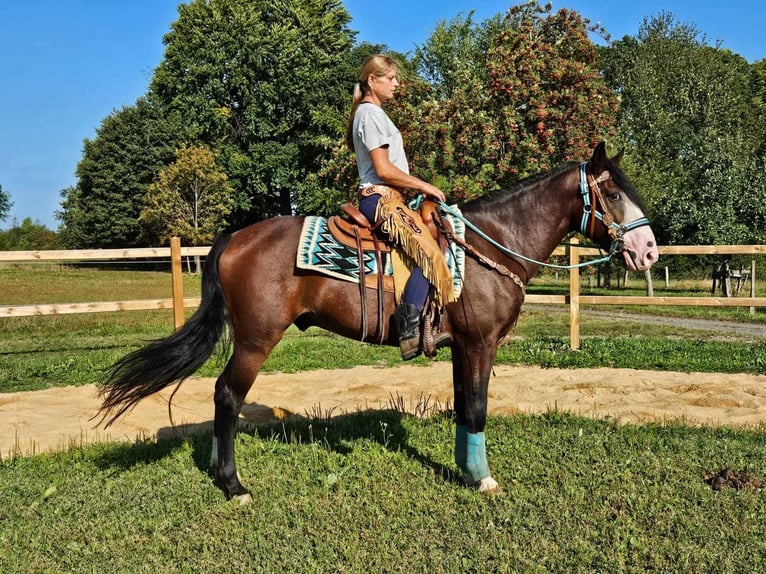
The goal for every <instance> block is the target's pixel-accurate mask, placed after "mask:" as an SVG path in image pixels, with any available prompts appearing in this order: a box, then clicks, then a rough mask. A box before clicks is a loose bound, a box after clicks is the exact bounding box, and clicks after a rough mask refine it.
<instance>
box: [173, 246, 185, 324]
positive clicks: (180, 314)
mask: <svg viewBox="0 0 766 574" xmlns="http://www.w3.org/2000/svg"><path fill="white" fill-rule="evenodd" d="M170 275H171V278H172V282H173V324H174V325H175V328H176V331H178V329H180V328H181V327H183V324H184V321H185V318H184V279H183V267H182V263H181V239H180V238H178V237H171V238H170Z"/></svg>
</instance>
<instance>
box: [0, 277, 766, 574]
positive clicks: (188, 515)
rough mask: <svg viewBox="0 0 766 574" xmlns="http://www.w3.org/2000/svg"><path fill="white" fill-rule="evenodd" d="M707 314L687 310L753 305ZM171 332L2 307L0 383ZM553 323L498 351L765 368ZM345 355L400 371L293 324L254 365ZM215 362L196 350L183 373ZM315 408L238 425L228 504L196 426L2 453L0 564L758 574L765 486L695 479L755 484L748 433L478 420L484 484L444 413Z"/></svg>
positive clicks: (638, 329) (74, 378) (671, 335)
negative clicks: (247, 493)
mask: <svg viewBox="0 0 766 574" xmlns="http://www.w3.org/2000/svg"><path fill="white" fill-rule="evenodd" d="M4 271H5V270H4V269H0V280H4V281H5V284H4V285H5V286H9V287H8V288H7V289H4V291H3V293H2V295H0V297H2V300H0V304H30V303H52V302H78V301H80V302H81V301H88V300H98V299H101V300H120V299H130V298H136V299H143V298H155V297H158V298H159V297H167V296H168V295H167V294H166V293H165V292H164V290H165V289H168V288H169V287H168V283H169V276H168V275H167V274H166V273H150V272H143V273H142V274H141V278H140V280H139V283H140V284H141V285H140V286H136V283H135V281H136V279H135V278H131V275H132V273H133V272H124V271H102V270H99V271H96V270H92V269H89V270H87V272H83V271H82V270H76V273H75V274H74V275H72V276H67V278H61V277H58V276H56V278H55V279H48V278H47V275H46V274H45V273H42V272H39V271H34V270H32V271H27V272H24V273H19V271H18V270H16V271H15V275H14V274H11V275H5V274H4ZM35 273H38V274H37V275H35ZM195 281H196V279H194V278H187V286H188V289H189V292H188V294H189V295H195V294H196V292H195V289H197V290H198V288H199V287H198V281H197V282H196V284H195ZM629 288H630V285H629ZM620 291H621V290H620ZM96 293H100V294H101V295H103V297H101V296H98V297H96V296H95V294H96ZM601 309H603V307H602V308H601ZM636 311H639V312H643V313H645V312H647V311H651V312H653V313H658V314H669V315H671V316H680V317H693V316H694V317H696V316H697V315H693V314H689V313H691V311H687V310H685V309H684V310H682V311H681V314H680V315H673V313H674V312H675V311H673V310H670V311H669V308H666V307H658V308H653V309H646V308H637V309H636ZM709 311H710V310H708V309H703V310H696V311H694V312H695V313H697V312H699V313H701V314H702V315H701V316H704V317H711V316H715V318H721V317H723V318H727V319H732V318H733V319H735V320H742V322H746V321H756V322H758V321H760V315H763V314H762V313H760V314H756V316H755V319H753V318H752V317H748V316H742V317H738V316H737V315H736V314H735V313H733V312H732V311H736V310H731V309H726V310H721V311H723V314H721V315H713V314H712V313H709ZM191 312H192V310H189V313H191ZM715 313H719V310H715ZM742 315H745V314H742ZM748 315H749V314H748ZM172 328H173V326H172V317H171V314H170V312H166V311H151V312H131V313H104V314H91V315H66V316H57V317H27V318H16V319H0V392H9V391H15V390H32V389H39V388H45V387H47V386H61V385H81V384H86V383H90V382H95V381H98V380H100V378H101V377H102V376H103V374H104V372H105V370H106V369H107V368H108V366H109V365H110V364H111V363H112V362H113V361H115V360H116V359H118V358H119V357H121V356H123V355H124V354H125V353H127V352H129V351H131V350H133V349H135V348H138V346H140V345H141V344H142V342H143V341H145V340H147V339H153V338H158V337H163V336H165V335H167V334H169V333H170V332H171V331H172ZM568 329H569V328H568V317H567V314H566V312H565V310H564V309H562V312H557V311H555V310H551V309H550V308H541V307H535V306H527V307H525V309H524V312H523V314H522V317H521V318H520V321H519V325H518V328H517V330H516V332H515V336H514V337H513V338H512V339H511V340H510V342H509V343H507V344H506V345H504V346H502V347H501V348H500V349H499V352H498V362H499V363H511V364H539V365H543V366H551V367H553V366H555V367H597V366H606V367H629V368H630V367H632V368H649V369H660V370H683V371H714V372H715V371H722V372H729V371H731V372H758V373H764V372H766V364H764V357H766V347H765V346H764V345H765V344H766V343H764V341H763V340H752V338H747V337H737V336H734V335H727V336H726V337H721V336H720V335H719V334H717V333H715V332H713V331H710V332H705V331H698V330H692V329H684V328H682V327H680V326H678V325H672V326H667V325H655V324H642V323H635V322H630V321H626V320H621V319H619V318H614V317H602V316H597V315H595V314H594V315H592V316H591V315H588V313H587V312H586V313H584V314H583V317H582V321H581V337H582V349H581V350H580V351H571V350H569V348H568V332H569V331H568ZM439 360H449V352H448V351H442V352H440V355H439ZM416 361H417V362H420V363H425V362H426V361H425V360H424V359H417V360H416ZM360 364H364V365H383V366H387V365H392V366H393V365H398V364H400V358H399V355H398V350H397V349H395V348H382V347H376V346H371V345H364V344H360V343H358V342H355V341H351V340H347V339H343V338H341V337H338V336H335V335H332V334H329V333H326V332H324V331H321V330H319V329H309V330H308V331H307V332H306V333H300V332H299V331H298V330H297V329H290V330H289V331H288V333H287V336H286V337H285V339H284V340H283V342H282V343H280V345H279V346H278V347H277V349H275V351H274V353H273V354H272V356H271V357H270V358H269V360H268V361H267V363H266V365H265V370H266V371H269V370H271V371H274V370H279V371H284V372H296V371H301V370H310V369H316V368H339V367H351V366H354V365H360ZM221 368H222V365H221V363H220V361H219V360H211V361H209V362H208V364H206V365H205V366H204V367H203V368H202V370H201V371H200V374H203V375H217V374H218V373H219V371H220V369H221ZM316 415H320V416H318V418H314V419H313V420H309V419H303V418H298V419H292V420H290V421H288V422H286V423H285V425H284V426H261V427H256V428H254V429H250V430H247V431H244V432H241V433H240V434H239V435H238V438H237V442H236V449H237V457H238V463H239V470H240V472H241V474H242V476H243V479H244V482H245V484H246V485H247V486H248V487H249V488H250V489H251V490H252V492H253V499H254V500H253V504H251V505H250V506H247V507H239V506H238V505H236V504H235V503H232V502H228V501H226V500H225V499H224V496H223V494H222V492H221V490H220V489H219V488H218V487H217V486H216V485H215V482H214V480H213V479H212V477H211V476H210V474H209V470H208V468H207V461H208V459H209V449H210V442H211V437H210V435H209V434H204V433H203V434H198V435H193V436H191V437H187V438H184V439H163V440H160V441H159V442H158V443H154V442H152V441H141V442H137V443H135V444H101V445H97V446H92V447H88V448H77V447H76V446H72V447H71V448H70V449H69V450H68V451H65V452H60V453H56V454H49V455H40V456H32V457H15V458H10V459H5V460H0V572H3V573H16V572H99V573H109V572H218V571H233V572H365V573H367V572H408V573H409V572H567V573H568V572H589V573H590V572H605V573H606V572H609V573H612V572H649V571H654V572H684V573H686V572H691V573H694V572H720V573H727V572H763V571H766V542H765V541H766V523H765V522H764V520H763V517H764V516H766V498H765V497H764V491H763V490H752V489H742V490H734V489H723V490H720V491H713V490H711V488H710V487H709V486H708V485H707V484H706V483H705V480H704V479H705V476H706V475H707V474H708V473H709V472H716V471H719V470H721V469H723V468H733V469H735V470H738V471H743V472H746V473H748V474H749V475H751V476H752V477H754V478H755V479H758V480H764V478H766V440H764V439H766V428H758V429H749V430H733V429H728V428H695V427H687V426H684V425H683V424H681V423H680V422H679V423H669V424H667V425H663V426H660V425H641V426H637V425H626V426H617V425H616V424H614V423H612V422H609V421H594V420H589V419H583V418H578V417H575V416H570V415H563V414H560V413H556V412H552V413H549V414H547V415H544V416H524V415H519V416H514V417H502V418H499V417H491V418H490V419H489V422H488V427H487V436H488V451H489V458H490V465H491V468H492V471H493V476H494V477H495V478H496V479H497V480H498V481H499V482H500V484H501V486H502V487H503V488H504V489H505V495H504V496H500V497H487V496H483V495H480V494H478V493H476V492H473V491H471V490H469V489H467V488H465V487H464V486H463V485H462V484H461V483H460V479H459V476H458V475H457V470H456V468H455V466H454V464H453V462H452V456H453V454H452V443H453V435H454V426H453V423H452V422H451V420H450V418H449V417H448V416H445V415H444V414H440V413H432V415H431V416H430V417H427V418H423V419H420V418H414V417H410V416H404V415H402V414H401V413H398V412H392V411H370V412H364V413H357V414H353V415H344V416H340V417H335V418H333V419H330V420H327V419H326V418H324V417H322V416H321V413H316Z"/></svg>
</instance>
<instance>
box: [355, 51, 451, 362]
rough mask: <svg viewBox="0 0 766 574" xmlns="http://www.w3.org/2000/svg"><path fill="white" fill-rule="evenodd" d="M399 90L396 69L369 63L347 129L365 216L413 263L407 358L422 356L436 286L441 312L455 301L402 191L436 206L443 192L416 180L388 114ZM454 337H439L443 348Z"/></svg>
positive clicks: (382, 59)
mask: <svg viewBox="0 0 766 574" xmlns="http://www.w3.org/2000/svg"><path fill="white" fill-rule="evenodd" d="M398 86H399V81H398V79H397V68H396V63H395V62H394V61H393V60H392V59H391V58H389V57H388V56H384V55H380V54H378V55H374V56H370V57H369V58H367V60H366V61H365V63H364V65H363V66H362V69H361V72H360V73H359V81H358V82H357V83H356V86H355V87H354V100H353V105H352V108H351V114H350V117H349V121H348V126H347V129H346V144H347V145H348V147H349V149H351V150H352V151H354V152H355V153H356V163H357V168H358V170H359V180H360V185H359V210H360V211H361V212H362V213H363V214H364V215H365V216H366V217H367V219H369V220H370V221H371V222H377V221H379V220H383V224H382V226H381V229H383V231H384V232H385V233H387V234H388V236H389V238H390V239H391V240H392V241H393V242H394V243H395V244H396V245H397V247H399V248H400V249H402V250H403V251H404V252H405V253H406V254H407V255H408V256H409V257H410V258H411V259H410V260H409V261H408V265H407V266H408V267H409V268H410V269H411V275H410V278H409V280H408V281H407V284H406V286H405V288H404V293H403V294H402V296H401V297H399V298H398V300H399V301H401V302H400V303H399V305H398V307H397V308H396V312H395V319H396V327H397V330H398V332H399V343H400V346H401V351H402V358H403V359H404V360H405V361H406V360H408V359H412V358H413V357H416V356H417V355H419V354H420V352H421V348H420V316H421V314H422V312H423V308H424V306H425V303H426V300H427V298H428V294H429V290H430V288H431V286H432V285H433V287H434V289H435V291H436V302H437V304H438V305H439V306H440V307H443V306H444V305H446V304H447V303H449V302H451V301H454V300H455V291H454V287H453V285H452V279H451V277H450V273H449V270H448V268H447V265H446V262H445V261H444V257H443V256H442V254H441V252H440V250H439V248H438V246H437V244H436V241H435V240H434V239H433V237H431V234H430V233H429V232H428V230H427V229H426V227H425V225H423V222H422V220H421V219H420V216H419V215H418V214H417V213H416V212H414V211H412V210H410V209H409V208H407V206H406V205H405V204H404V200H403V198H402V194H401V192H400V190H404V189H412V190H415V191H418V192H420V193H422V194H424V195H425V196H426V197H427V198H429V199H433V200H435V201H444V193H442V191H441V190H440V189H439V188H437V187H435V186H433V185H431V184H430V183H427V182H425V181H423V180H421V179H418V178H417V177H414V176H412V175H410V170H409V165H408V163H407V156H406V155H405V152H404V143H403V141H402V135H401V133H400V132H399V130H398V129H397V127H396V126H395V125H394V124H393V122H392V121H391V120H390V119H389V117H388V115H386V112H384V111H383V109H382V107H381V106H382V104H384V103H385V102H386V101H388V100H390V99H391V98H392V97H393V96H394V92H395V91H396V88H397V87H398ZM447 340H449V335H448V334H447V333H443V334H441V335H435V337H434V341H435V342H436V343H437V344H439V343H443V342H445V341H447Z"/></svg>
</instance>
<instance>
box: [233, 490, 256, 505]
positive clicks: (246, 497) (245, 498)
mask: <svg viewBox="0 0 766 574" xmlns="http://www.w3.org/2000/svg"><path fill="white" fill-rule="evenodd" d="M231 499H232V500H236V501H237V502H239V505H240V506H247V505H248V504H250V503H251V502H252V501H253V497H252V496H250V493H249V492H246V493H245V494H238V495H237V496H232V497H231Z"/></svg>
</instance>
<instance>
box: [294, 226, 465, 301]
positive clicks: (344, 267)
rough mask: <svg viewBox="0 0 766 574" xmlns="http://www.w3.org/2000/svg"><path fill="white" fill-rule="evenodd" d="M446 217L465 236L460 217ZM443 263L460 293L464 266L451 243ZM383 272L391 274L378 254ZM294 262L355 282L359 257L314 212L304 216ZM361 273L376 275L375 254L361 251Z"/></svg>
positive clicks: (461, 254) (459, 251)
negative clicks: (335, 236)
mask: <svg viewBox="0 0 766 574" xmlns="http://www.w3.org/2000/svg"><path fill="white" fill-rule="evenodd" d="M447 219H448V220H449V222H450V223H451V224H452V228H453V229H454V230H455V235H456V236H458V237H460V238H461V239H462V238H464V237H465V224H464V223H463V222H462V220H460V219H457V218H454V217H452V216H451V215H447ZM446 260H447V266H448V267H449V269H450V272H451V273H452V282H453V286H454V288H455V294H456V295H457V296H460V291H461V288H462V280H461V278H462V276H463V269H464V267H465V252H464V251H463V250H462V249H461V248H460V247H459V246H457V245H454V244H453V245H451V246H450V249H449V250H448V251H447V255H446ZM381 262H382V267H383V273H384V274H385V275H389V276H390V275H392V273H393V269H392V268H391V261H390V257H389V255H388V254H386V253H381ZM296 264H297V266H298V268H299V269H306V270H309V271H316V272H317V273H322V274H324V275H329V276H331V277H335V278H336V279H342V280H343V281H350V282H352V283H359V257H358V256H357V252H356V249H354V248H352V247H347V246H345V245H342V244H341V243H339V242H338V241H336V239H335V238H334V237H333V235H332V233H330V230H329V229H328V228H327V219H326V218H325V217H319V216H316V215H310V216H308V217H306V219H305V220H304V222H303V229H302V230H301V237H300V239H299V242H298V257H297V261H296ZM364 269H365V275H366V276H369V275H376V274H377V273H378V272H379V270H378V264H377V261H376V260H375V254H374V253H372V252H365V253H364Z"/></svg>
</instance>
